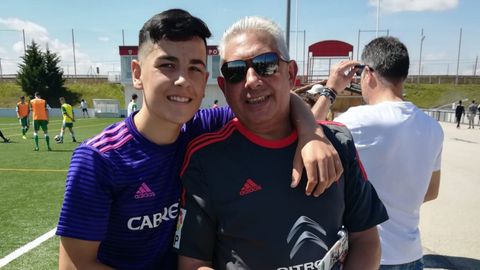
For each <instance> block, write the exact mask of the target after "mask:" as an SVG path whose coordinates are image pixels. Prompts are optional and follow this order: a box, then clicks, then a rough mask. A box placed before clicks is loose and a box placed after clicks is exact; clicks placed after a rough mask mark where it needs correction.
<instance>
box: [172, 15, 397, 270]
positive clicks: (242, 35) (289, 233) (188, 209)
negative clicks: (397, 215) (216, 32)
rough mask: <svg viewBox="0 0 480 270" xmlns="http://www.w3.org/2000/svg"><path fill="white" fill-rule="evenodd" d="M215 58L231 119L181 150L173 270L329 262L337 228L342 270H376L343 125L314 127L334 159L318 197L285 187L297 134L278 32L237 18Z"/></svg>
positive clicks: (333, 261) (368, 213)
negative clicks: (333, 175)
mask: <svg viewBox="0 0 480 270" xmlns="http://www.w3.org/2000/svg"><path fill="white" fill-rule="evenodd" d="M220 55H221V58H222V63H223V65H222V68H221V71H222V75H223V77H219V78H218V83H219V85H220V87H221V89H222V90H223V92H224V94H225V97H226V100H227V102H228V104H229V105H230V106H231V108H232V110H233V111H234V112H235V115H236V116H237V117H238V118H237V119H234V120H232V121H231V122H230V123H229V124H227V125H226V126H225V127H224V128H223V129H222V130H220V131H219V132H216V133H211V134H207V135H204V136H202V137H199V138H198V140H195V141H193V142H192V143H191V144H190V146H189V150H188V151H187V154H186V157H185V162H184V165H183V168H182V170H181V178H182V182H183V184H184V192H183V196H182V204H181V210H180V215H179V222H178V225H177V233H176V236H175V244H174V246H175V248H177V249H178V252H179V254H180V258H179V269H198V268H201V267H213V268H215V269H282V270H283V269H302V270H303V269H330V267H333V268H334V269H337V268H338V267H339V264H340V262H338V261H340V258H339V257H338V254H341V253H342V252H345V249H344V248H345V246H346V245H345V243H346V239H347V235H348V237H349V251H348V255H347V256H346V260H345V262H344V263H345V268H344V269H377V268H378V265H379V258H380V249H379V245H380V244H379V238H378V233H377V229H376V225H377V224H379V223H381V222H383V221H385V220H386V219H387V214H386V211H385V208H384V207H383V204H382V203H381V202H380V200H379V199H378V197H377V195H376V192H375V190H374V189H373V187H372V186H371V185H370V183H369V182H368V181H366V176H365V174H363V173H362V166H361V163H360V160H359V159H358V156H357V155H356V150H355V147H354V144H353V141H352V139H351V135H350V134H349V132H348V130H347V129H346V127H343V126H337V125H333V124H327V125H325V126H322V127H323V129H324V132H325V135H326V136H327V137H328V138H329V140H330V141H331V142H332V144H333V145H334V147H335V148H336V150H337V151H338V153H339V154H340V157H341V160H342V163H343V167H344V174H343V175H342V176H341V177H340V179H339V180H338V181H337V183H336V184H334V185H332V186H331V187H330V188H328V189H327V190H326V191H325V192H324V193H323V194H322V195H320V196H319V197H318V198H312V197H307V196H304V194H303V192H302V191H301V189H291V188H290V172H291V169H292V167H291V163H292V159H293V154H294V150H295V146H296V144H297V133H296V130H295V128H294V126H293V125H292V123H291V121H290V120H289V102H290V94H289V90H290V89H291V88H292V87H293V84H294V81H295V78H296V74H297V64H296V63H295V61H293V60H290V59H289V55H288V50H287V48H286V44H285V41H284V39H283V34H282V31H281V29H280V28H279V27H278V25H277V24H275V23H274V22H272V21H270V20H267V19H264V18H260V17H246V18H244V19H242V20H240V21H238V22H237V23H235V24H234V25H232V26H231V27H230V28H229V29H228V30H227V31H226V32H225V34H224V36H223V39H222V42H221V43H220ZM303 180H305V179H303ZM301 183H303V184H305V181H302V182H301ZM345 230H346V231H348V234H345V233H344V232H345ZM339 231H340V236H342V237H341V238H340V239H341V241H340V242H337V241H338V240H339ZM335 243H339V244H338V245H337V246H335ZM333 246H335V247H339V248H338V249H334V250H333V251H332V252H330V253H328V251H329V250H330V249H331V248H332V247H333ZM342 247H343V248H342ZM326 255H327V256H326ZM322 259H323V260H322ZM337 262H338V263H337ZM203 269H206V268H203Z"/></svg>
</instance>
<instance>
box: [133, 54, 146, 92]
mask: <svg viewBox="0 0 480 270" xmlns="http://www.w3.org/2000/svg"><path fill="white" fill-rule="evenodd" d="M131 69H132V82H133V87H135V89H139V90H141V89H143V83H142V79H141V76H142V67H141V66H140V62H139V61H138V60H132V63H131Z"/></svg>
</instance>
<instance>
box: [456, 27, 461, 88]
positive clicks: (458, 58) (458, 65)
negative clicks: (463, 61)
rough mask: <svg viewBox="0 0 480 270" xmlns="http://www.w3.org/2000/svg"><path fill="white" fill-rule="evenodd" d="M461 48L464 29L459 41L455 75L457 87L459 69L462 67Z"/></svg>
mask: <svg viewBox="0 0 480 270" xmlns="http://www.w3.org/2000/svg"><path fill="white" fill-rule="evenodd" d="M461 47H462V28H460V37H459V39H458V56H457V74H456V75H455V85H458V69H459V67H460V48H461Z"/></svg>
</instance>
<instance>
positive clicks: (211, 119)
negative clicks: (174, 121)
mask: <svg viewBox="0 0 480 270" xmlns="http://www.w3.org/2000/svg"><path fill="white" fill-rule="evenodd" d="M234 117H235V116H234V114H233V112H232V110H231V109H230V107H218V108H214V109H201V110H199V111H198V112H197V113H196V114H195V115H194V116H193V118H192V119H191V120H190V121H188V122H187V123H186V124H185V126H184V128H185V129H186V131H187V132H188V134H189V135H190V136H191V138H192V139H193V138H195V137H197V136H199V135H202V134H203V133H207V132H213V131H217V130H219V129H220V128H222V127H223V126H224V125H225V124H227V123H228V122H229V121H230V120H232V119H233V118H234Z"/></svg>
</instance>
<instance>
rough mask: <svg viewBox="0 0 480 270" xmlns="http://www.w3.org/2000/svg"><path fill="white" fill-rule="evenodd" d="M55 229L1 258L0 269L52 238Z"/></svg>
mask: <svg viewBox="0 0 480 270" xmlns="http://www.w3.org/2000/svg"><path fill="white" fill-rule="evenodd" d="M56 229H57V228H56V227H55V228H53V229H52V230H50V231H49V232H47V233H45V234H43V235H41V236H40V237H38V238H37V239H35V240H33V241H32V242H30V243H28V244H26V245H24V246H23V247H20V248H18V249H17V250H15V251H14V252H12V253H10V254H8V255H7V256H5V257H3V258H1V259H0V268H2V267H4V266H5V265H7V264H9V263H10V262H12V261H13V260H15V259H16V258H18V257H20V256H22V255H23V254H25V253H27V252H29V251H30V250H32V249H34V248H36V247H37V246H39V245H40V244H42V243H43V242H45V241H47V240H48V239H50V238H52V237H53V236H54V235H55V230H56Z"/></svg>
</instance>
